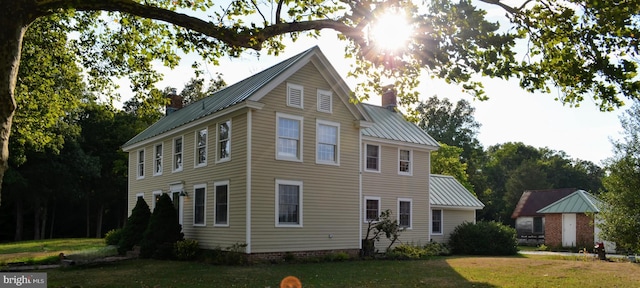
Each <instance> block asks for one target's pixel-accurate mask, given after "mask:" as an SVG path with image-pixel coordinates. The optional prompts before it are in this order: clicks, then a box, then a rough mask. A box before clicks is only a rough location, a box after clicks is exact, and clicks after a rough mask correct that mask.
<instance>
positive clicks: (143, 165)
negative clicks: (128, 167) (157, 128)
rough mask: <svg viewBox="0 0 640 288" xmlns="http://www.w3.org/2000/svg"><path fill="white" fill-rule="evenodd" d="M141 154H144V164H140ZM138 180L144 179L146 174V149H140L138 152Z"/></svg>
mask: <svg viewBox="0 0 640 288" xmlns="http://www.w3.org/2000/svg"><path fill="white" fill-rule="evenodd" d="M140 152H142V162H140ZM136 155H137V156H136V179H144V174H146V173H145V161H144V160H145V158H146V155H147V153H146V152H145V151H144V149H140V150H138V151H136ZM141 164H142V175H140V165H141Z"/></svg>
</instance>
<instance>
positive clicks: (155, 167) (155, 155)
mask: <svg viewBox="0 0 640 288" xmlns="http://www.w3.org/2000/svg"><path fill="white" fill-rule="evenodd" d="M158 146H160V171H158V163H157V161H156V160H158V150H157V149H158ZM163 169H164V143H163V142H160V143H156V144H155V145H153V176H160V175H162V170H163Z"/></svg>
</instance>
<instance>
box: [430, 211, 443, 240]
mask: <svg viewBox="0 0 640 288" xmlns="http://www.w3.org/2000/svg"><path fill="white" fill-rule="evenodd" d="M433 210H438V211H440V232H433ZM429 228H430V229H429V232H431V235H443V234H444V211H443V210H442V209H441V208H437V209H431V221H430V222H429Z"/></svg>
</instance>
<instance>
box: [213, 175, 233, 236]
mask: <svg viewBox="0 0 640 288" xmlns="http://www.w3.org/2000/svg"><path fill="white" fill-rule="evenodd" d="M218 186H227V223H225V224H219V223H218V219H217V217H216V215H218V211H217V210H218V201H216V200H217V199H218V197H217V196H218V189H217V188H218ZM230 191H231V187H230V186H229V180H225V181H217V182H213V226H214V227H229V223H231V219H230V218H231V214H230V213H229V212H230V209H229V207H230V206H231V205H230V204H229V202H231V201H230V200H231V199H230V198H231V197H229V196H231V193H230Z"/></svg>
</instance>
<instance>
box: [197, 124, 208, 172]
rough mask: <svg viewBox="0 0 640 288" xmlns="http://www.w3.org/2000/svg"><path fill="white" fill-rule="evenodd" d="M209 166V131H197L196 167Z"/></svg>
mask: <svg viewBox="0 0 640 288" xmlns="http://www.w3.org/2000/svg"><path fill="white" fill-rule="evenodd" d="M205 165H207V129H206V128H205V129H201V130H198V131H196V167H199V166H205Z"/></svg>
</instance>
